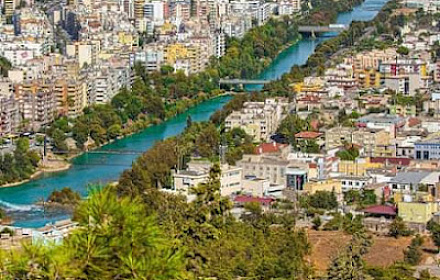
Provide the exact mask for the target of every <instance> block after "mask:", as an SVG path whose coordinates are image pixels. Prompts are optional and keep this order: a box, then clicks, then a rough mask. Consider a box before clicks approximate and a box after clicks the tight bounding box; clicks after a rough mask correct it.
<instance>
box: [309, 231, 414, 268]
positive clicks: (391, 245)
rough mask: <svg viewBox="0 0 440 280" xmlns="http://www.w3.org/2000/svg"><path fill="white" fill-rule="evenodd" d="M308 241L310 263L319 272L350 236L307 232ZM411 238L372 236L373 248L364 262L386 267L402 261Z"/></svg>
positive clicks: (337, 233) (345, 243) (333, 232)
mask: <svg viewBox="0 0 440 280" xmlns="http://www.w3.org/2000/svg"><path fill="white" fill-rule="evenodd" d="M308 235H309V241H310V244H311V245H312V253H311V256H310V262H311V263H312V265H313V266H314V267H315V269H316V270H317V271H318V272H319V271H324V270H326V269H327V267H328V265H329V264H330V262H331V260H332V259H333V258H334V257H335V256H337V254H338V252H339V251H340V250H342V249H343V248H344V247H345V246H346V245H347V244H348V242H349V241H350V239H351V236H349V235H347V234H345V233H343V232H339V231H314V230H309V231H308ZM410 242H411V237H401V238H399V239H395V238H392V237H383V236H373V246H372V247H371V248H370V251H369V253H368V254H367V255H366V256H365V261H366V263H367V264H368V265H371V266H380V267H386V266H389V265H391V264H393V263H394V262H396V261H402V260H403V250H404V249H405V248H407V247H408V245H409V244H410Z"/></svg>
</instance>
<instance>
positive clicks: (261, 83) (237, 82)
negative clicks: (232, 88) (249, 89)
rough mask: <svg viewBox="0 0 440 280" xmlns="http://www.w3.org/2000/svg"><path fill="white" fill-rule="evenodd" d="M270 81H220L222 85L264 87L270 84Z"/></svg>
mask: <svg viewBox="0 0 440 280" xmlns="http://www.w3.org/2000/svg"><path fill="white" fill-rule="evenodd" d="M270 82H271V81H270V80H246V79H220V81H219V83H220V84H222V85H264V84H268V83H270Z"/></svg>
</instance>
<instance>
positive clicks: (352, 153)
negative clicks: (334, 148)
mask: <svg viewBox="0 0 440 280" xmlns="http://www.w3.org/2000/svg"><path fill="white" fill-rule="evenodd" d="M336 156H337V157H338V158H340V159H341V160H350V161H354V160H356V158H357V157H358V156H359V150H358V148H356V147H355V146H353V145H350V147H348V148H345V149H344V150H341V151H338V152H337V153H336Z"/></svg>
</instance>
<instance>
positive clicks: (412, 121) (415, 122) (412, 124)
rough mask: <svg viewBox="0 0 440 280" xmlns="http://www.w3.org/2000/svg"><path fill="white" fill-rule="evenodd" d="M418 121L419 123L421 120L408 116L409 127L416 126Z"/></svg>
mask: <svg viewBox="0 0 440 280" xmlns="http://www.w3.org/2000/svg"><path fill="white" fill-rule="evenodd" d="M420 123H421V121H420V120H419V119H418V118H409V119H408V126H410V127H412V126H416V125H418V124H420Z"/></svg>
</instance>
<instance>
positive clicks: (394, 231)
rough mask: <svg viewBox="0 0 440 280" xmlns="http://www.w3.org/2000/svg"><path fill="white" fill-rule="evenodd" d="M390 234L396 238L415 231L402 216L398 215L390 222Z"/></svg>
mask: <svg viewBox="0 0 440 280" xmlns="http://www.w3.org/2000/svg"><path fill="white" fill-rule="evenodd" d="M388 234H389V235H390V236H392V237H394V238H398V237H400V236H410V235H412V234H413V232H412V231H411V230H409V229H408V227H407V226H406V224H405V222H404V221H403V220H402V218H400V217H396V218H395V219H394V221H393V222H392V223H391V224H390V228H389V232H388Z"/></svg>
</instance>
